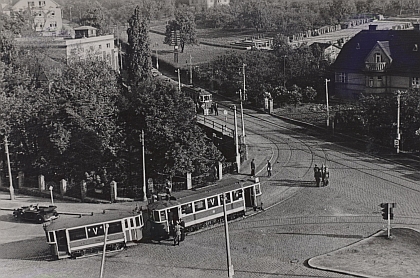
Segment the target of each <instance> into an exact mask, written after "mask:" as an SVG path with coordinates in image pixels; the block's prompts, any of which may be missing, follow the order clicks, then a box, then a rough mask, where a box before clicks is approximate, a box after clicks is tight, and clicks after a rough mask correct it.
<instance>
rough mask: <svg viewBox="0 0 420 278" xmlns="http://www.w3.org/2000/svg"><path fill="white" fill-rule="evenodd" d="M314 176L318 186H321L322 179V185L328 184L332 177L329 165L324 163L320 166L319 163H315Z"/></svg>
mask: <svg viewBox="0 0 420 278" xmlns="http://www.w3.org/2000/svg"><path fill="white" fill-rule="evenodd" d="M314 177H315V182H316V186H320V185H321V181H322V186H327V185H328V183H329V178H330V171H329V170H328V167H327V165H324V164H322V165H321V168H319V167H318V165H316V164H315V167H314Z"/></svg>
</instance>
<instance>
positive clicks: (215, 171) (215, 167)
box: [213, 165, 219, 180]
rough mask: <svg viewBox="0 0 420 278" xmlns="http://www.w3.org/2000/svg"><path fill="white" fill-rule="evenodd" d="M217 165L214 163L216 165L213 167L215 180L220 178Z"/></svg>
mask: <svg viewBox="0 0 420 278" xmlns="http://www.w3.org/2000/svg"><path fill="white" fill-rule="evenodd" d="M217 172H218V171H217V166H216V165H214V167H213V177H214V180H217V179H218V178H219V175H218V174H217Z"/></svg>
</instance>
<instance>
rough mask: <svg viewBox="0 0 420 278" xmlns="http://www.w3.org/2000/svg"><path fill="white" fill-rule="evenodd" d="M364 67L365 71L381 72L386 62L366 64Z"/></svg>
mask: <svg viewBox="0 0 420 278" xmlns="http://www.w3.org/2000/svg"><path fill="white" fill-rule="evenodd" d="M365 65H366V70H367V71H376V72H383V71H384V70H385V69H386V67H387V63H386V62H378V63H369V62H366V63H365Z"/></svg>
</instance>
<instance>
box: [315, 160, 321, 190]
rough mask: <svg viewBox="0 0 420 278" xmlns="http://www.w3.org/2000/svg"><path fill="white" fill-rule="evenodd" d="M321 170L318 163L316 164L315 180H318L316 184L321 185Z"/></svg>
mask: <svg viewBox="0 0 420 278" xmlns="http://www.w3.org/2000/svg"><path fill="white" fill-rule="evenodd" d="M321 176H322V175H321V170H320V169H319V167H318V165H316V164H315V167H314V177H315V182H316V186H319V185H320V183H321Z"/></svg>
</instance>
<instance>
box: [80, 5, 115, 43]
mask: <svg viewBox="0 0 420 278" xmlns="http://www.w3.org/2000/svg"><path fill="white" fill-rule="evenodd" d="M79 23H80V24H81V25H84V26H92V27H95V28H97V29H98V30H97V32H98V36H102V35H105V34H107V33H109V24H108V22H107V21H106V20H105V15H104V13H103V11H102V8H100V7H98V8H89V9H88V10H87V11H85V12H84V14H83V15H82V18H81V19H80V21H79Z"/></svg>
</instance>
